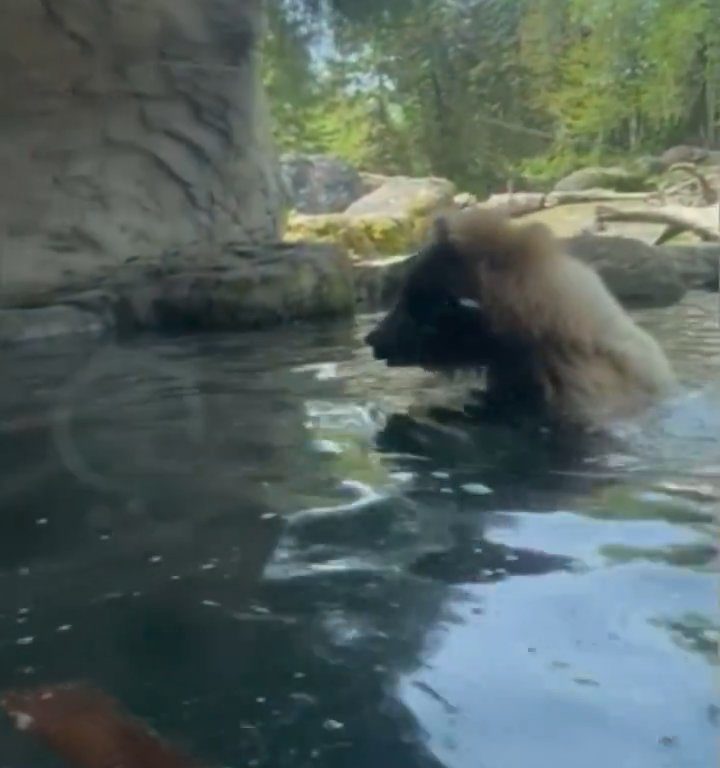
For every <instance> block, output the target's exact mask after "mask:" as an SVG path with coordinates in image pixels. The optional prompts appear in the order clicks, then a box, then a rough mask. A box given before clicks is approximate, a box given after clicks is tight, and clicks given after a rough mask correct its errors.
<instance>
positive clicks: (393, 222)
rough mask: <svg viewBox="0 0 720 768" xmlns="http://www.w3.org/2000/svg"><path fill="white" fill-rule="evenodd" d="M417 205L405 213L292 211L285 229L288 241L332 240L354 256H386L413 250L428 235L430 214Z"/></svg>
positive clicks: (326, 241) (329, 241)
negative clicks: (402, 214)
mask: <svg viewBox="0 0 720 768" xmlns="http://www.w3.org/2000/svg"><path fill="white" fill-rule="evenodd" d="M425 211H426V209H425V208H424V207H423V206H422V205H420V204H419V205H418V207H417V209H415V208H414V209H413V212H412V213H411V214H408V215H405V216H383V215H381V214H367V215H365V216H350V215H347V214H342V213H341V214H325V215H317V216H308V215H300V214H295V215H293V216H290V218H289V219H288V223H287V227H286V229H285V240H286V241H287V242H300V241H305V242H325V243H333V244H335V245H338V246H340V247H342V248H344V249H346V250H347V251H348V252H349V253H351V254H353V255H356V256H374V255H380V256H388V255H390V256H391V255H396V254H399V253H409V252H410V251H413V250H415V249H416V248H417V247H418V245H419V244H420V243H421V242H422V240H423V238H424V237H425V235H426V234H427V231H428V226H429V224H430V216H429V215H427V214H426V213H425Z"/></svg>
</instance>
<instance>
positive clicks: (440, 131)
mask: <svg viewBox="0 0 720 768" xmlns="http://www.w3.org/2000/svg"><path fill="white" fill-rule="evenodd" d="M269 2H270V9H269V11H270V25H269V26H270V31H269V35H268V40H267V43H266V46H265V83H266V86H267V89H268V92H269V94H270V99H271V103H272V106H273V114H274V125H275V136H276V140H277V142H278V144H279V145H280V147H281V148H283V149H293V150H299V151H314V152H332V153H336V154H340V155H342V156H344V157H346V158H347V159H349V160H350V161H351V162H353V163H355V164H357V165H359V166H362V167H363V168H365V169H367V170H375V171H378V172H384V173H397V172H401V173H410V174H415V175H419V174H436V175H441V176H446V177H448V178H450V179H451V180H453V181H454V182H456V183H457V184H459V185H460V186H462V187H463V188H464V189H467V190H468V191H472V192H476V193H479V194H482V193H484V192H487V191H491V190H493V191H494V190H497V189H498V187H500V186H502V185H503V184H504V183H505V180H506V179H508V178H513V177H515V176H517V175H518V174H525V175H526V176H528V177H531V178H533V179H536V180H539V181H541V182H548V181H549V180H551V179H554V178H557V177H559V176H561V175H563V174H564V173H567V172H569V171H571V170H573V169H575V168H577V167H579V166H581V165H587V164H599V163H603V162H609V160H610V158H613V159H614V160H615V161H616V160H617V158H622V157H623V156H625V157H627V156H628V155H640V154H644V153H652V152H655V151H658V150H662V149H664V148H665V147H666V146H668V145H669V144H670V143H673V142H678V141H685V142H693V141H695V142H697V141H703V140H708V141H710V142H712V141H717V137H718V133H720V125H719V124H718V123H719V122H720V21H718V19H720V8H719V7H718V5H717V4H718V0H395V2H390V3H381V2H379V1H375V0H373V2H370V1H368V2H366V3H355V2H350V0H326V1H325V2H323V0H269ZM328 41H330V43H331V45H330V46H329V44H328ZM318 43H320V44H321V47H322V46H324V47H325V48H326V49H327V48H328V47H330V48H331V51H332V54H333V55H332V56H330V55H327V54H326V55H325V56H324V57H323V58H322V59H317V58H315V59H313V56H312V55H311V51H312V50H313V46H315V47H316V48H317V46H318Z"/></svg>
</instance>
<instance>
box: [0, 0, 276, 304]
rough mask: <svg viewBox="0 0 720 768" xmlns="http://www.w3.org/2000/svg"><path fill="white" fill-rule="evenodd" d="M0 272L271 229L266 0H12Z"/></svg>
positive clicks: (7, 12) (8, 280)
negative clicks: (262, 53)
mask: <svg viewBox="0 0 720 768" xmlns="http://www.w3.org/2000/svg"><path fill="white" fill-rule="evenodd" d="M2 15H3V22H2V24H1V25H0V51H2V64H1V65H0V70H1V71H0V78H1V82H2V88H0V115H1V116H2V117H1V118H0V168H1V169H2V173H1V174H0V231H1V232H3V233H4V240H3V242H2V254H1V255H2V261H1V263H0V283H1V284H2V288H3V290H4V292H5V293H6V294H7V292H10V293H12V290H13V289H14V288H15V287H18V288H21V287H23V286H24V287H28V286H29V285H37V284H38V283H40V284H42V285H45V286H48V287H57V286H59V285H63V284H67V283H68V282H72V281H73V280H77V279H80V278H82V276H83V274H86V273H88V272H93V271H95V270H96V269H97V267H98V265H113V264H118V263H120V262H121V261H122V259H124V258H126V257H127V256H128V255H131V254H135V253H138V254H149V255H152V254H157V253H158V252H160V251H161V250H163V249H166V248H168V247H174V246H181V245H183V244H185V243H188V242H195V241H202V242H213V241H223V240H229V239H231V240H235V241H237V242H241V243H253V242H258V241H262V240H267V239H272V238H274V237H276V235H277V232H278V226H279V221H278V214H279V202H280V201H279V193H280V184H279V173H278V168H277V164H276V162H275V161H274V159H273V153H272V152H271V151H270V148H269V146H266V144H267V142H268V136H269V134H270V132H269V130H268V129H267V127H266V117H265V116H266V110H265V105H264V103H263V101H262V95H261V91H260V88H259V83H258V71H257V54H256V44H257V42H258V40H259V37H260V35H261V33H262V28H261V22H262V14H261V0H242V2H238V0H143V2H139V0H113V2H102V1H101V0H6V1H5V2H4V3H3V9H2Z"/></svg>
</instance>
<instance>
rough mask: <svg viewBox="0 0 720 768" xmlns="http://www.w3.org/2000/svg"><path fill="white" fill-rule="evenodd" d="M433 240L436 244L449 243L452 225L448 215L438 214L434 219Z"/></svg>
mask: <svg viewBox="0 0 720 768" xmlns="http://www.w3.org/2000/svg"><path fill="white" fill-rule="evenodd" d="M432 242H433V243H434V244H435V245H448V244H449V243H450V225H449V224H448V220H447V217H445V216H436V217H435V219H434V220H433V225H432Z"/></svg>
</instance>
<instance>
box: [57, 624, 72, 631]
mask: <svg viewBox="0 0 720 768" xmlns="http://www.w3.org/2000/svg"><path fill="white" fill-rule="evenodd" d="M71 629H72V624H61V625H60V626H59V627H58V628H57V629H56V630H55V631H56V632H69V631H70V630H71Z"/></svg>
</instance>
